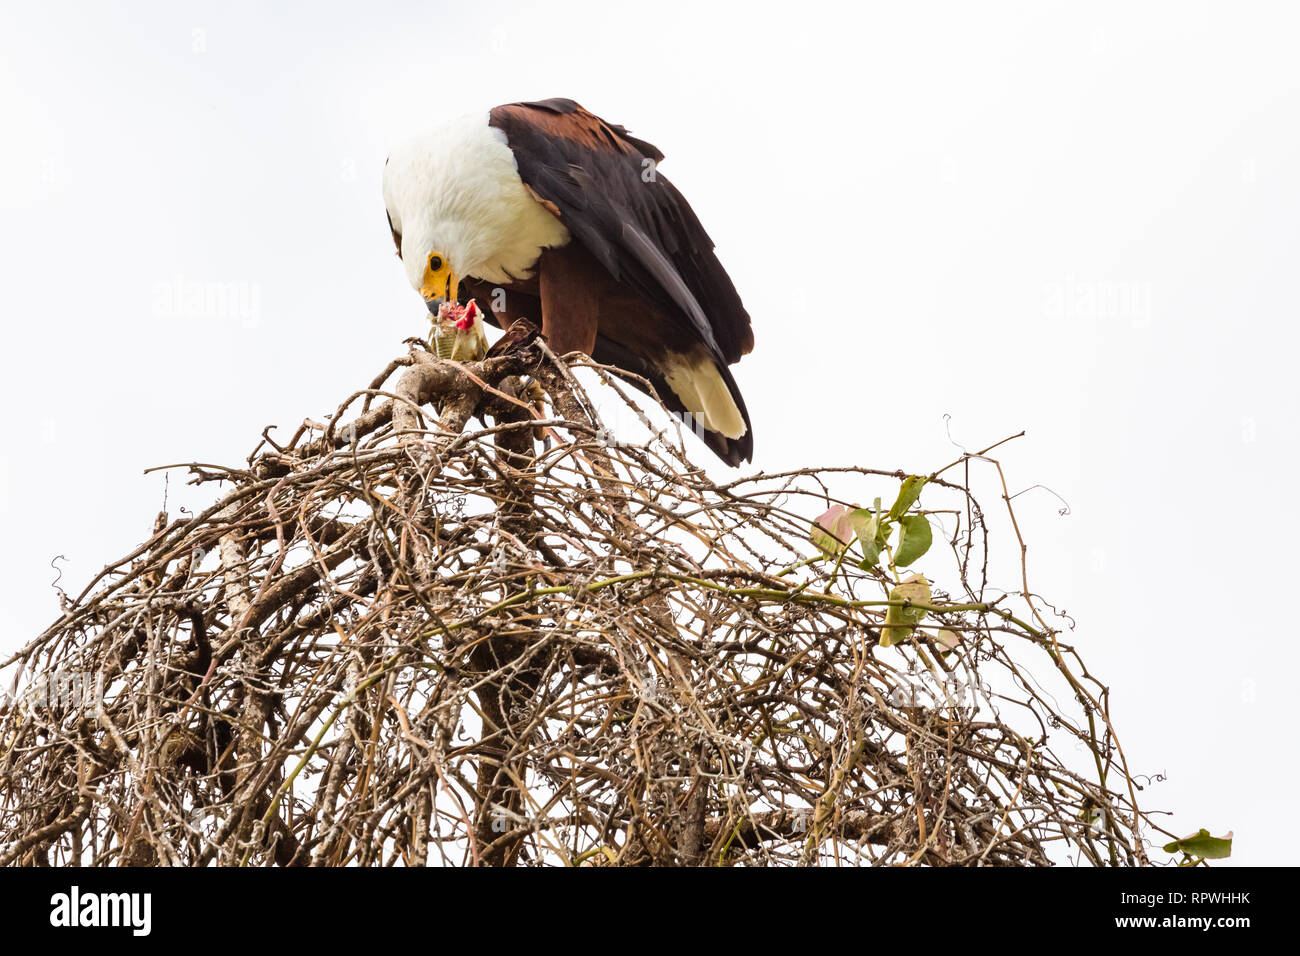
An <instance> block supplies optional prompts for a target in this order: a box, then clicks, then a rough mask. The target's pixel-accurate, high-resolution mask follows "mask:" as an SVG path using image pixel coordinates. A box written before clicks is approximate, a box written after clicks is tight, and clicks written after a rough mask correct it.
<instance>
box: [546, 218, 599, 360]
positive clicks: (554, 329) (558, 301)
mask: <svg viewBox="0 0 1300 956" xmlns="http://www.w3.org/2000/svg"><path fill="white" fill-rule="evenodd" d="M604 281H605V277H604V273H603V272H602V271H601V267H600V264H599V263H598V262H596V260H595V259H594V258H592V256H591V254H590V253H588V252H586V250H585V249H582V248H581V247H580V246H579V245H578V244H577V243H576V242H571V243H569V244H568V245H567V246H561V247H560V248H558V249H547V250H546V251H545V252H543V253H542V256H541V258H540V259H539V260H538V270H537V282H538V286H539V291H540V293H541V299H542V333H543V334H544V335H545V336H546V342H547V344H548V345H550V347H551V350H552V351H553V352H555V354H556V355H565V354H567V353H569V352H582V353H583V354H585V355H590V354H591V353H592V352H593V351H594V350H595V348H596V320H597V318H598V317H599V315H600V287H601V286H602V285H603V284H604Z"/></svg>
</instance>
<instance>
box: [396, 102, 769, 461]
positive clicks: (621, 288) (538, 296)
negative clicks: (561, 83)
mask: <svg viewBox="0 0 1300 956" xmlns="http://www.w3.org/2000/svg"><path fill="white" fill-rule="evenodd" d="M662 159H663V154H662V153H660V152H659V150H658V149H656V148H655V147H654V146H652V145H651V144H649V143H647V142H646V141H644V140H641V139H637V138H636V137H634V136H631V135H629V134H628V132H627V130H625V129H624V128H623V127H622V126H616V125H614V124H612V123H606V122H605V121H604V120H602V119H601V118H600V117H598V116H595V115H594V114H592V113H589V112H587V110H585V109H583V108H582V107H581V106H579V105H578V104H577V103H575V102H574V101H573V100H568V99H550V100H542V101H540V102H532V103H510V104H507V105H505V106H498V107H496V108H494V109H492V110H489V111H487V112H486V113H475V114H471V115H468V116H465V117H462V118H460V119H457V120H454V121H452V122H450V123H447V124H445V125H443V126H441V127H439V128H437V129H434V130H431V131H429V132H427V133H425V134H423V135H420V136H418V137H416V138H415V139H413V140H411V141H410V142H408V143H406V144H405V145H403V146H401V147H400V148H398V149H397V150H395V151H394V152H393V153H392V155H391V156H389V158H388V163H387V165H386V166H385V169H384V202H385V204H386V205H387V207H388V222H389V226H390V228H391V229H392V233H393V241H394V242H395V243H396V244H397V252H398V255H399V256H401V259H402V262H403V265H404V267H405V269H406V275H407V278H408V279H409V280H410V282H411V285H412V286H414V287H415V288H416V289H417V290H418V291H419V293H420V295H421V296H423V297H424V300H425V302H426V303H427V304H428V307H429V310H430V311H431V312H433V313H434V314H435V315H437V314H438V313H439V309H440V308H441V307H442V305H443V303H444V302H448V301H450V302H458V301H459V297H460V296H461V295H468V297H470V298H471V299H473V300H474V301H476V302H477V303H478V306H479V308H480V309H482V310H483V314H484V317H485V318H487V320H488V321H490V322H492V323H493V324H494V325H497V326H499V327H501V328H509V326H510V325H511V323H513V322H514V321H515V320H516V319H518V318H521V317H526V318H530V319H532V320H533V321H537V320H538V319H539V318H540V324H541V327H542V332H543V333H544V334H545V335H546V338H547V340H548V343H549V344H550V346H551V348H552V349H554V351H555V352H556V353H557V354H559V355H563V354H565V353H567V352H571V351H578V352H583V353H585V354H587V355H590V356H591V357H592V358H593V359H595V360H596V361H597V362H601V363H604V364H607V365H611V366H614V367H615V368H618V369H622V370H624V371H628V372H632V373H635V374H637V375H640V376H643V377H644V378H645V379H647V380H648V381H650V382H651V383H652V384H653V385H654V387H655V390H656V391H657V392H658V393H659V395H660V397H661V398H662V399H663V400H664V402H665V404H667V405H668V407H669V408H671V409H673V410H674V411H676V412H678V413H684V412H689V413H690V415H691V416H692V419H693V422H692V423H693V424H694V425H696V426H697V428H696V430H697V432H698V433H699V434H700V436H701V437H702V438H703V439H704V441H705V443H706V444H707V445H708V446H709V448H711V449H713V451H714V452H716V453H717V455H718V456H719V457H720V458H722V459H723V461H725V462H727V463H728V464H731V465H736V464H739V463H740V462H741V461H742V460H743V461H748V460H749V459H750V457H751V455H752V451H753V446H754V440H753V435H752V432H751V429H750V424H749V413H748V412H747V411H746V410H745V401H744V399H743V398H741V395H740V389H739V388H738V387H737V386H736V382H735V379H733V378H732V375H731V371H730V370H729V369H728V365H730V364H732V363H735V362H737V361H739V360H740V357H741V356H742V355H744V354H745V353H747V352H749V351H750V350H751V349H752V348H753V345H754V335H753V332H752V331H751V329H750V323H749V314H748V313H747V312H746V311H745V307H744V306H743V305H742V304H741V302H740V296H739V295H738V294H737V292H736V288H735V286H734V285H733V284H732V282H731V279H730V278H729V277H728V276H727V273H726V272H725V271H724V270H723V268H722V265H721V263H719V262H718V259H717V257H716V256H715V255H714V252H713V242H712V240H710V239H709V236H708V234H707V233H706V232H705V231H704V227H703V226H701V225H700V221H699V219H698V218H696V216H695V213H694V212H693V211H692V210H691V207H690V206H689V205H688V204H687V202H686V200H685V198H684V197H683V196H682V194H681V193H679V192H678V191H677V190H676V188H674V187H673V185H672V184H671V183H670V182H669V181H668V180H667V179H666V178H665V177H664V176H663V174H662V173H660V172H659V171H658V163H659V162H660V161H661V160H662ZM688 421H690V419H688Z"/></svg>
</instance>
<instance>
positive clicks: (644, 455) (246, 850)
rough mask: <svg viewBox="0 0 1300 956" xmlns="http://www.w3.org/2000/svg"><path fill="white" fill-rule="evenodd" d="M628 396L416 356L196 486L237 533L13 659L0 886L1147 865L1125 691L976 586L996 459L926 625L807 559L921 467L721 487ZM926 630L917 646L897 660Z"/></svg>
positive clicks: (859, 575) (1042, 627) (957, 529)
mask: <svg viewBox="0 0 1300 956" xmlns="http://www.w3.org/2000/svg"><path fill="white" fill-rule="evenodd" d="M574 358H575V359H577V357H574ZM579 365H585V366H586V367H587V370H586V371H576V367H577V366H579ZM609 372H610V370H608V369H604V368H602V367H600V366H596V365H594V364H592V363H590V362H589V361H586V360H575V361H574V362H573V363H572V364H566V363H565V362H564V361H561V360H560V359H559V358H557V357H556V356H554V355H552V354H551V353H550V351H549V349H547V348H546V345H545V342H544V341H543V340H541V339H540V338H538V337H537V335H536V332H535V330H530V329H528V328H527V327H524V326H516V328H515V329H512V331H511V333H510V334H509V335H507V337H506V338H505V339H503V340H502V342H500V343H498V345H497V347H495V348H494V349H493V350H492V352H491V353H489V355H488V356H487V357H486V358H485V359H483V360H482V361H479V362H469V363H458V362H451V361H445V360H441V359H439V358H437V357H436V356H435V355H432V354H430V353H429V352H428V351H426V350H424V349H423V348H420V347H413V348H412V349H411V351H410V354H409V355H406V356H403V357H402V358H400V359H398V360H396V361H394V362H393V363H391V364H390V365H389V367H388V368H387V369H385V370H384V371H383V372H382V373H381V374H380V375H379V376H378V377H376V378H375V379H374V380H373V382H372V383H371V385H370V387H369V388H367V389H364V390H362V391H360V392H357V393H355V394H353V395H351V396H349V397H348V399H347V400H346V401H344V402H343V403H342V404H341V406H340V407H339V409H338V412H337V414H336V415H335V416H334V417H333V418H332V419H331V421H330V422H329V423H328V424H327V425H325V426H314V425H310V424H304V425H303V427H302V428H300V429H299V430H298V432H297V433H296V434H295V435H294V436H293V437H292V439H291V440H289V441H288V442H287V443H285V444H283V445H278V444H276V443H275V442H273V441H272V440H271V438H270V437H269V432H268V433H264V435H263V441H262V442H261V443H260V444H259V445H258V447H257V448H255V449H254V451H253V453H252V455H250V457H249V459H248V461H247V464H246V466H244V467H239V468H228V469H227V468H218V467H215V466H212V465H199V464H193V465H190V466H188V467H189V468H190V471H191V472H192V474H193V480H194V481H195V482H197V483H209V482H211V483H216V484H218V485H219V488H220V491H219V494H218V495H216V496H214V497H215V500H214V501H213V503H212V504H211V506H210V507H208V508H207V509H206V510H204V511H202V512H199V513H195V514H193V515H182V516H181V517H179V518H176V519H169V518H168V517H167V516H166V515H165V514H164V515H160V516H159V520H158V523H157V525H156V526H155V529H154V530H155V533H154V534H153V535H152V537H150V538H149V539H148V540H147V541H146V542H145V543H144V544H142V545H141V546H140V547H138V548H136V549H135V550H133V551H132V552H131V553H130V554H128V555H127V556H126V557H125V558H124V559H122V560H121V561H119V562H117V563H115V564H112V565H110V566H108V567H107V568H105V569H104V571H102V572H101V573H100V574H99V575H98V576H97V577H96V578H95V580H94V581H92V582H91V584H90V585H89V586H88V587H87V588H86V589H85V591H84V592H83V593H82V594H81V595H80V596H79V597H77V598H76V599H75V600H69V601H68V602H67V603H66V606H65V609H64V613H63V614H62V615H61V617H60V618H59V619H58V620H57V621H56V622H55V623H54V624H53V625H52V626H51V627H50V628H49V629H48V630H46V631H45V632H44V633H43V634H41V635H40V636H39V637H37V638H36V639H34V640H32V641H31V642H30V643H28V644H27V645H26V646H24V647H23V648H22V649H21V650H19V651H18V652H17V653H15V654H13V655H11V656H9V657H8V658H7V659H6V660H5V661H4V662H3V665H2V667H3V670H0V675H2V676H3V677H4V680H5V685H6V686H7V687H8V688H10V690H9V691H7V692H6V693H7V698H6V702H5V705H4V708H3V713H0V772H2V773H3V780H2V781H0V788H2V789H0V863H2V864H28V865H31V864H39V865H45V864H51V865H63V864H85V865H119V864H120V865H151V864H159V865H183V866H202V865H207V864H217V865H241V864H242V865H269V864H280V865H362V866H369V865H385V866H386V865H393V864H399V865H424V864H429V865H438V864H452V865H516V864H529V865H601V866H618V865H702V864H707V865H718V864H723V865H736V864H742V865H785V864H802V865H820V864H826V863H832V864H835V863H838V864H932V865H989V866H993V865H1016V866H1019V865H1049V864H1052V863H1084V864H1098V865H1114V864H1121V865H1133V864H1142V863H1145V862H1147V857H1146V852H1145V847H1146V843H1145V840H1146V836H1145V834H1149V833H1150V831H1151V829H1153V828H1154V825H1153V824H1152V823H1151V821H1150V819H1149V818H1148V817H1147V815H1146V814H1145V813H1144V812H1143V811H1141V810H1139V808H1138V805H1137V798H1136V795H1137V790H1138V789H1139V788H1138V787H1137V786H1136V784H1135V782H1134V780H1133V778H1132V776H1131V775H1130V773H1129V771H1128V768H1127V766H1126V764H1125V761H1124V758H1123V754H1122V751H1120V749H1119V747H1118V743H1117V740H1116V737H1115V734H1114V730H1113V728H1112V726H1111V724H1110V721H1109V718H1108V716H1107V692H1106V689H1105V687H1104V686H1103V685H1102V684H1100V683H1099V682H1098V681H1097V680H1096V679H1095V678H1093V677H1092V676H1091V675H1090V674H1089V672H1088V671H1087V669H1086V668H1085V667H1084V666H1083V664H1082V662H1081V661H1080V659H1079V657H1078V655H1077V654H1076V652H1075V650H1074V649H1073V647H1072V646H1070V645H1069V644H1066V643H1065V642H1064V641H1063V640H1062V637H1063V636H1064V630H1063V629H1062V628H1061V627H1059V626H1058V622H1057V621H1056V620H1055V619H1053V618H1050V617H1047V616H1044V612H1043V611H1042V608H1043V607H1044V606H1045V605H1043V603H1042V602H1041V601H1036V600H1034V599H1032V598H1031V597H1029V596H1028V595H1029V588H1028V586H1027V584H1025V585H1024V586H1023V587H1020V588H1019V590H1018V591H1016V592H1014V593H1007V592H1001V591H995V590H993V589H992V588H991V587H990V585H989V582H988V581H987V580H986V579H985V578H986V576H987V568H988V565H989V561H988V547H989V541H988V539H989V536H990V530H989V524H990V520H989V519H986V516H985V512H984V510H983V509H982V508H981V507H980V506H979V503H978V502H977V501H976V499H975V497H974V495H973V494H972V492H971V491H970V489H969V488H968V487H967V485H966V484H965V483H963V482H961V481H957V480H953V479H952V478H951V477H950V476H951V475H952V474H954V473H962V474H967V475H968V473H969V470H970V467H971V465H972V463H976V464H978V465H979V466H980V467H985V468H998V466H997V465H996V463H995V462H992V460H991V459H990V458H989V457H988V456H987V455H983V456H974V455H972V456H963V458H962V459H961V461H960V462H957V463H954V464H960V465H962V467H958V468H956V469H947V470H943V471H940V472H937V473H935V474H934V475H932V476H931V477H930V480H929V481H928V483H927V484H926V486H925V492H924V497H923V500H924V504H925V513H926V514H928V515H930V517H931V518H932V519H933V520H934V521H935V523H936V524H937V525H938V526H939V527H940V528H941V529H942V535H940V536H937V537H936V541H935V547H934V549H933V551H932V553H931V555H930V556H929V557H927V565H926V566H927V569H931V568H932V567H938V564H939V562H940V561H942V562H943V565H944V567H945V568H948V569H949V570H948V572H947V573H948V576H947V577H942V576H936V580H935V585H934V587H935V590H934V592H933V596H932V597H931V598H930V599H929V603H928V604H926V603H925V602H918V601H916V599H915V598H912V599H908V598H901V599H900V598H899V597H898V596H897V592H896V591H895V590H893V589H894V588H895V586H896V585H897V583H898V579H899V577H898V575H899V572H898V571H897V569H894V568H891V567H890V566H889V565H888V563H887V562H882V563H879V564H877V565H875V566H872V567H863V566H860V564H861V563H860V562H858V561H856V560H853V559H850V558H849V557H848V556H849V552H848V551H839V552H838V553H836V552H835V551H834V550H832V551H830V552H828V551H826V550H823V549H822V548H820V547H819V546H818V544H817V543H816V541H815V540H814V539H815V538H816V535H815V534H810V530H811V522H812V520H813V519H814V518H815V517H816V516H817V515H818V514H819V513H821V512H824V511H825V510H826V509H827V508H828V507H831V506H833V505H835V504H836V503H837V502H840V498H839V497H837V495H836V494H834V493H832V492H831V491H830V490H829V489H831V488H838V489H845V488H848V487H850V486H851V487H853V488H863V489H871V488H876V489H886V490H888V489H889V488H896V487H897V486H898V482H899V479H900V478H901V477H903V476H902V474H901V473H896V472H891V471H882V470H873V469H867V468H846V469H834V470H822V471H818V470H816V469H812V468H810V469H805V470H800V471H794V472H789V473H783V474H758V475H754V476H750V477H746V478H742V479H738V480H735V481H731V482H729V483H726V484H716V483H714V482H713V481H712V480H710V478H709V476H708V475H707V474H706V473H705V471H704V470H703V469H701V468H699V467H697V466H695V465H694V464H692V463H691V462H690V460H689V459H688V458H687V450H688V449H695V448H699V447H700V446H699V445H698V444H694V440H693V439H689V440H688V439H685V438H684V436H683V432H684V429H683V427H681V425H680V423H677V422H675V421H674V420H671V419H668V418H667V417H666V416H664V415H662V414H659V410H658V409H654V408H651V409H650V412H651V414H652V415H654V416H655V419H654V421H658V422H660V423H661V426H660V427H658V428H656V426H655V424H654V421H652V419H650V418H648V417H647V416H646V415H645V413H644V412H643V411H642V410H641V409H640V408H638V406H637V405H636V403H634V402H632V401H631V399H630V397H629V396H628V394H627V390H626V383H625V381H623V380H620V379H618V378H615V377H613V376H612V375H610V374H608V373H609ZM579 376H581V378H582V380H583V381H585V382H588V383H590V382H592V381H597V380H599V381H602V382H603V383H604V384H603V385H602V387H601V389H600V394H601V395H602V396H605V399H606V400H608V401H612V402H614V403H615V404H616V405H617V406H618V407H620V408H622V407H626V408H627V409H628V410H629V412H628V415H629V416H631V417H630V418H629V420H630V421H633V422H643V423H644V425H643V426H642V430H643V431H644V436H645V440H643V441H631V440H625V441H621V442H620V441H617V440H615V437H616V436H614V434H613V433H612V432H611V431H610V430H609V429H608V428H607V427H606V426H605V425H604V424H603V423H602V418H601V416H600V415H599V414H598V413H597V407H596V405H595V404H594V403H593V400H592V397H591V394H590V393H589V392H588V390H587V389H586V388H584V386H583V384H582V383H581V382H580V381H579ZM647 387H648V386H647ZM539 390H540V392H542V393H544V395H545V398H546V405H544V406H541V407H543V408H545V409H547V410H546V411H543V412H540V413H539V412H538V411H537V405H536V403H535V402H534V401H533V397H534V396H535V395H536V393H537V392H538V391H539ZM431 403H432V404H433V405H434V406H435V407H436V409H437V415H436V416H429V415H428V412H427V409H428V407H429V405H430V404H431ZM624 403H626V405H625V406H624ZM665 421H666V422H668V424H667V426H662V423H663V422H665ZM539 435H541V436H544V438H545V440H544V441H539V439H538V436H539ZM619 437H622V436H619ZM998 471H999V474H1000V468H998ZM945 476H949V477H945ZM840 494H841V495H842V494H844V492H843V491H841V492H840ZM868 494H870V491H868ZM860 500H866V499H860ZM1009 506H1010V499H1009V497H1007V500H1006V502H1005V516H1004V517H1005V519H1006V520H1005V524H1006V526H1007V534H1008V535H1018V531H1016V530H1015V527H1014V515H1012V514H1011V513H1010V511H1009ZM1003 511H1004V508H1003V505H1002V504H1001V503H1000V504H999V512H1000V513H1002V512H1003ZM932 576H935V575H934V574H932ZM1019 585H1020V582H1017V587H1019ZM891 594H892V595H894V597H891ZM990 595H995V597H991V596H990ZM900 607H903V608H906V609H908V610H910V611H911V612H912V613H913V614H914V615H917V616H921V615H923V616H924V626H918V627H916V628H908V629H906V631H905V632H900V633H901V634H902V637H900V639H899V640H897V641H885V642H884V643H892V645H893V646H882V625H883V623H884V621H885V617H886V615H887V614H889V613H890V610H891V608H893V609H898V608H900ZM913 619H915V618H913ZM929 625H933V626H932V627H930V626H929ZM938 628H942V632H940V631H939V630H938ZM1162 832H1163V831H1162Z"/></svg>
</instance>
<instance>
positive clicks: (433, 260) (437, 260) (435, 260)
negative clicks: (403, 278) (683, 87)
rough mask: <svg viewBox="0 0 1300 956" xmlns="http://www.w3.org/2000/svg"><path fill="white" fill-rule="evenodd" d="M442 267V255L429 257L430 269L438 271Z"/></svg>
mask: <svg viewBox="0 0 1300 956" xmlns="http://www.w3.org/2000/svg"><path fill="white" fill-rule="evenodd" d="M441 268H442V256H430V257H429V271H430V272H437V271H438V270H439V269H441Z"/></svg>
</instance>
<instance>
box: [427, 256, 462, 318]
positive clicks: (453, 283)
mask: <svg viewBox="0 0 1300 956" xmlns="http://www.w3.org/2000/svg"><path fill="white" fill-rule="evenodd" d="M459 294H460V279H459V278H457V276H456V274H455V273H454V272H452V271H451V266H450V265H449V264H448V262H447V257H446V256H444V255H443V254H442V253H440V252H435V253H434V254H433V255H431V256H429V261H428V263H427V264H426V265H425V267H424V281H423V282H421V283H420V295H422V296H424V302H425V304H426V305H427V306H428V307H429V311H430V312H432V313H433V314H434V315H437V314H438V307H439V306H441V305H442V304H443V303H444V302H456V301H459V300H458V299H457V296H458V295H459Z"/></svg>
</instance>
